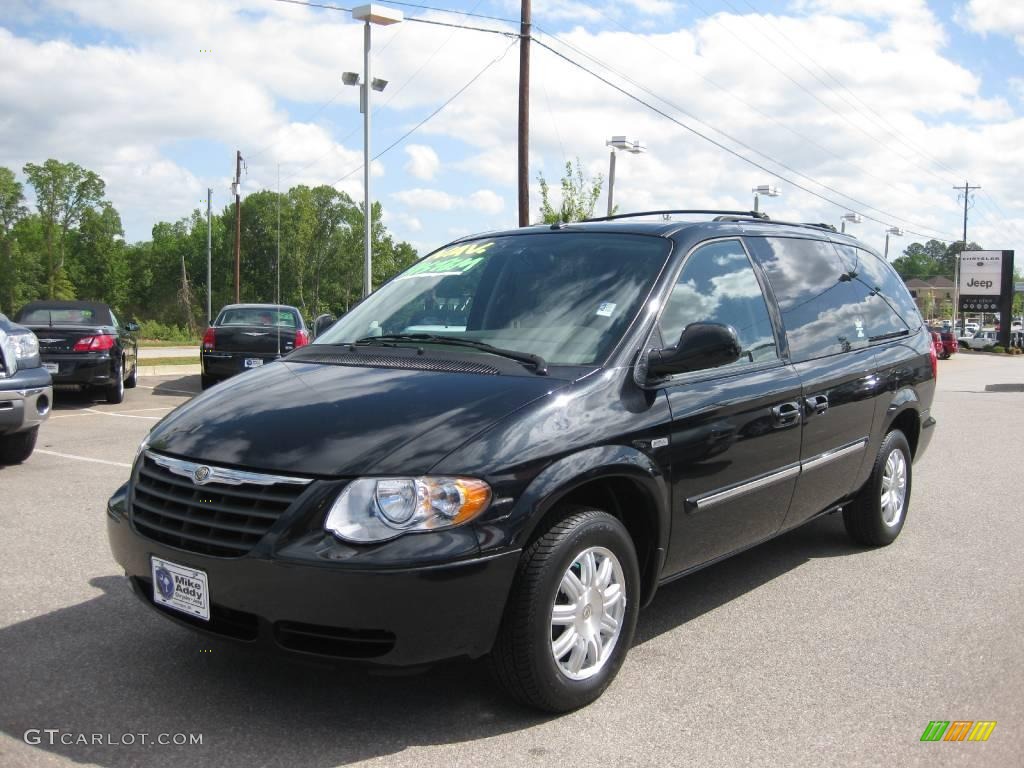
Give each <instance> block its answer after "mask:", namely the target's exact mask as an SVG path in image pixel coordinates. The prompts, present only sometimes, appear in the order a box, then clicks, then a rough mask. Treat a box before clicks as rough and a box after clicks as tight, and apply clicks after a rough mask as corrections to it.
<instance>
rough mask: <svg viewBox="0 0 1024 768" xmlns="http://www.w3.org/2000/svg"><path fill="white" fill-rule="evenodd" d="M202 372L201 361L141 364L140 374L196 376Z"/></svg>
mask: <svg viewBox="0 0 1024 768" xmlns="http://www.w3.org/2000/svg"><path fill="white" fill-rule="evenodd" d="M199 373H202V368H201V366H200V365H199V363H195V364H193V365H140V366H139V376H194V375H196V374H199Z"/></svg>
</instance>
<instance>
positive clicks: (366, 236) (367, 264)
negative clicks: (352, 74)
mask: <svg viewBox="0 0 1024 768" xmlns="http://www.w3.org/2000/svg"><path fill="white" fill-rule="evenodd" d="M353 15H355V14H354V12H353ZM370 44H371V41H370V21H369V19H367V20H366V21H365V22H363V86H362V88H361V89H360V96H362V102H363V105H362V106H363V217H364V225H363V228H364V230H365V231H364V232H363V298H364V299H365V298H366V297H367V296H369V295H370V292H371V291H373V237H372V234H373V206H372V204H371V203H370V89H369V88H368V86H369V84H370Z"/></svg>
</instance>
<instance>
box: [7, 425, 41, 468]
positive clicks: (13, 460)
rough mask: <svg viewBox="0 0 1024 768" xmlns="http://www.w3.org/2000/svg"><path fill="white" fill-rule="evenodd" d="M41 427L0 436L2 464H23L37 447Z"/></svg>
mask: <svg viewBox="0 0 1024 768" xmlns="http://www.w3.org/2000/svg"><path fill="white" fill-rule="evenodd" d="M38 436H39V427H32V429H27V430H25V431H24V432H15V433H14V434H13V435H4V436H3V437H0V464H21V462H23V461H25V459H27V458H28V457H29V456H31V455H32V451H34V450H35V447H36V438H37V437H38Z"/></svg>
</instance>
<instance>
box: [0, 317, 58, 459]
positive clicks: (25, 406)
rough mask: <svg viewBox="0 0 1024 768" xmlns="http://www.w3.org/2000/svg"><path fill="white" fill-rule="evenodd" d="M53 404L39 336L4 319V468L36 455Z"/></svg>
mask: <svg viewBox="0 0 1024 768" xmlns="http://www.w3.org/2000/svg"><path fill="white" fill-rule="evenodd" d="M52 401H53V385H52V383H51V380H50V374H49V372H47V370H46V369H45V368H43V366H42V363H41V361H40V359H39V340H38V339H37V338H36V335H35V334H34V333H32V331H30V330H29V329H28V328H26V327H24V326H22V325H18V324H17V323H12V322H11V321H10V320H8V319H7V317H5V316H4V315H0V465H3V464H20V463H21V462H23V461H25V459H27V458H28V457H29V456H31V455H32V451H33V450H35V447H36V438H37V437H38V435H39V425H40V424H42V423H43V422H44V421H45V420H46V417H47V416H48V415H49V413H50V403H51V402H52Z"/></svg>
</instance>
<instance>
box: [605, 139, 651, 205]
mask: <svg viewBox="0 0 1024 768" xmlns="http://www.w3.org/2000/svg"><path fill="white" fill-rule="evenodd" d="M604 145H605V146H606V147H611V155H610V157H609V158H608V215H609V216H611V215H612V211H613V210H614V208H615V204H614V202H613V198H614V196H615V155H616V150H619V149H622V150H625V151H626V152H629V153H630V154H631V155H639V154H641V153H643V152H646V151H647V147H646V145H644V143H643V142H642V141H640V139H633V141H630V140H629V139H627V138H626V137H625V136H612V137H611V138H610V139H608V141H606V142H605V143H604Z"/></svg>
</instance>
